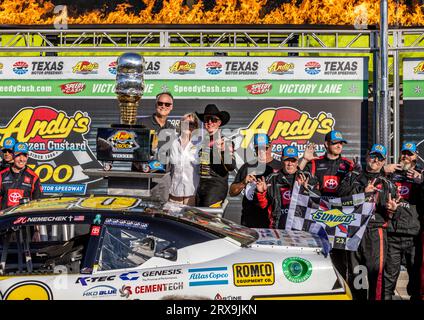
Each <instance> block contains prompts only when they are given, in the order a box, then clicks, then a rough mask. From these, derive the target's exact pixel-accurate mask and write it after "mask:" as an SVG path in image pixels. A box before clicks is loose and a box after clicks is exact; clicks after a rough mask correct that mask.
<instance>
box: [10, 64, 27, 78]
mask: <svg viewBox="0 0 424 320" xmlns="http://www.w3.org/2000/svg"><path fill="white" fill-rule="evenodd" d="M12 67H13V72H14V73H16V74H19V75H23V74H25V73H27V72H28V63H26V62H25V61H17V62H15V63H14V64H13V66H12Z"/></svg>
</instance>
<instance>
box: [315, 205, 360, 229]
mask: <svg viewBox="0 0 424 320" xmlns="http://www.w3.org/2000/svg"><path fill="white" fill-rule="evenodd" d="M312 220H314V221H316V222H321V223H324V224H325V225H327V226H329V227H330V228H333V227H339V229H340V230H341V231H342V232H344V233H347V230H346V229H345V226H346V225H349V224H351V223H352V222H353V221H354V220H355V215H353V214H351V213H344V212H342V211H340V210H338V209H331V210H327V211H321V210H318V211H316V212H314V213H312Z"/></svg>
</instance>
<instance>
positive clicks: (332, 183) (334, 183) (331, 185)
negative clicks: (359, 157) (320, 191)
mask: <svg viewBox="0 0 424 320" xmlns="http://www.w3.org/2000/svg"><path fill="white" fill-rule="evenodd" d="M337 186H338V183H337V180H335V179H328V180H327V181H325V187H326V188H327V189H330V190H334V189H336V188H337Z"/></svg>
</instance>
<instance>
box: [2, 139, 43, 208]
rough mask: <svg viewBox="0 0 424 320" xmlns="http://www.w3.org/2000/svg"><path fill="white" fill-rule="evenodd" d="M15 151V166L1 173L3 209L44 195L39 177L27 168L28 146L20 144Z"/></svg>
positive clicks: (16, 145)
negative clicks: (23, 200) (25, 199)
mask: <svg viewBox="0 0 424 320" xmlns="http://www.w3.org/2000/svg"><path fill="white" fill-rule="evenodd" d="M13 151H14V159H13V160H14V162H13V165H12V166H11V167H9V168H7V169H5V170H3V171H1V172H0V204H1V209H6V208H9V207H13V206H17V205H19V203H20V200H21V199H22V198H27V199H29V200H33V199H39V198H40V197H41V195H42V189H41V184H40V179H39V177H38V176H37V174H36V173H35V172H34V171H32V170H31V169H30V168H29V167H28V166H27V162H28V146H27V144H26V143H23V142H18V143H16V144H15V146H14V150H13Z"/></svg>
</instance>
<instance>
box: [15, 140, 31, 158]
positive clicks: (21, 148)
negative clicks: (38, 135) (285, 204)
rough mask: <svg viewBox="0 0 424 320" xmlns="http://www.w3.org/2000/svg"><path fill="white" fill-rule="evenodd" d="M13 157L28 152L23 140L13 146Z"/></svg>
mask: <svg viewBox="0 0 424 320" xmlns="http://www.w3.org/2000/svg"><path fill="white" fill-rule="evenodd" d="M13 152H14V155H15V157H16V156H18V155H20V154H28V145H27V144H26V143H25V142H18V143H17V144H15V146H14V147H13Z"/></svg>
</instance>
